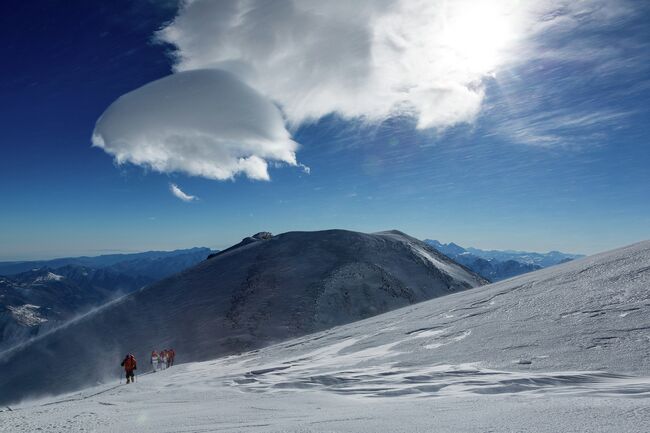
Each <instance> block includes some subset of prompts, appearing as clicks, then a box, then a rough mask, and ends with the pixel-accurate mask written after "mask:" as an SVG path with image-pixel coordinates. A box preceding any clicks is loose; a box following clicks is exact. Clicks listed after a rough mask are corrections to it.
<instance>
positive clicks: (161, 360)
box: [120, 349, 176, 383]
mask: <svg viewBox="0 0 650 433" xmlns="http://www.w3.org/2000/svg"><path fill="white" fill-rule="evenodd" d="M175 356H176V352H175V351H174V349H164V350H161V351H160V353H158V352H156V351H155V350H154V351H153V352H151V367H152V369H153V372H154V373H155V372H156V371H158V370H164V369H166V368H169V367H171V366H172V365H174V357H175ZM120 365H121V366H122V367H124V372H125V374H126V383H131V382H135V370H137V369H138V363H137V361H136V360H135V356H133V354H131V353H129V354H127V355H126V356H125V357H124V360H123V361H122V364H120Z"/></svg>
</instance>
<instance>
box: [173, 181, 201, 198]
mask: <svg viewBox="0 0 650 433" xmlns="http://www.w3.org/2000/svg"><path fill="white" fill-rule="evenodd" d="M169 190H170V191H171V193H172V194H174V196H175V197H177V198H179V199H181V200H183V201H185V202H190V201H195V200H198V199H199V198H198V197H196V196H193V195H189V194H186V193H185V192H183V190H182V189H180V188H179V187H178V185H176V184H174V183H170V184H169Z"/></svg>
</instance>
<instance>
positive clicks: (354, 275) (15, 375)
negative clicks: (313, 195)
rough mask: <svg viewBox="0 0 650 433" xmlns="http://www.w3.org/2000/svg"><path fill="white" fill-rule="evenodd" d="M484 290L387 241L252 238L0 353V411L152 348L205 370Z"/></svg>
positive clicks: (303, 235) (387, 236)
mask: <svg viewBox="0 0 650 433" xmlns="http://www.w3.org/2000/svg"><path fill="white" fill-rule="evenodd" d="M251 239H252V240H251ZM485 283H486V281H485V280H484V279H482V278H481V277H479V276H478V275H476V274H473V273H472V272H471V271H469V270H467V269H466V268H463V267H462V266H460V265H458V264H456V263H455V262H453V261H452V260H450V259H449V258H447V257H446V256H444V255H442V254H440V253H438V252H437V251H435V250H433V249H431V248H430V247H428V246H427V245H426V244H424V243H422V242H421V241H418V240H417V239H414V238H411V237H409V236H407V235H405V234H403V233H400V232H396V231H391V232H382V233H376V234H364V233H357V232H350V231H345V230H325V231H320V232H289V233H284V234H281V235H277V236H269V235H264V236H258V237H256V238H253V237H251V238H250V239H249V238H247V239H245V240H244V242H242V243H240V244H238V246H236V247H233V248H230V249H228V250H225V251H224V252H222V253H219V254H217V255H216V256H214V257H212V258H210V259H208V260H205V261H203V262H201V263H200V264H198V265H196V266H194V267H192V268H190V269H187V270H185V271H183V272H181V273H179V274H176V275H174V276H171V277H169V278H167V279H164V280H162V281H159V282H157V283H154V284H151V285H149V286H146V287H144V288H142V289H140V290H138V291H136V292H134V293H132V294H130V295H127V296H124V297H123V298H121V299H119V300H117V301H115V302H112V303H111V304H109V305H107V306H105V307H103V308H99V309H97V310H95V311H94V312H92V313H91V314H87V315H85V316H83V317H81V318H79V319H78V320H76V321H74V322H73V323H69V324H67V325H66V326H64V327H62V328H59V329H56V330H54V331H52V332H50V333H48V334H47V335H46V336H44V337H43V338H37V339H34V340H32V341H31V342H29V343H27V344H24V345H21V346H19V347H17V348H16V349H15V350H10V351H7V352H4V353H2V354H0V368H5V369H6V371H7V373H8V374H7V375H3V376H2V377H0V401H3V400H7V401H8V400H12V399H14V400H15V399H18V398H20V397H21V396H25V395H30V394H39V393H43V392H63V391H67V390H71V389H75V388H78V387H81V386H85V385H88V384H89V383H95V382H96V381H98V380H103V379H105V378H106V375H107V374H108V372H109V371H113V367H114V366H113V365H112V359H113V358H118V357H120V356H123V353H126V352H133V353H135V354H136V355H137V356H138V357H139V358H145V357H146V354H147V353H149V351H150V350H151V349H152V348H154V347H158V346H163V347H174V349H176V350H177V352H178V353H182V354H183V355H182V356H183V359H185V360H204V359H211V358H214V357H217V356H220V355H225V354H231V353H238V352H244V351H246V350H251V349H255V348H259V347H262V346H265V345H268V344H271V343H274V342H278V341H283V340H286V339H288V338H292V337H297V336H300V335H304V334H308V333H311V332H315V331H319V330H323V329H328V328H330V327H332V326H336V325H340V324H343V323H349V322H353V321H356V320H359V319H363V318H367V317H371V316H374V315H377V314H381V313H384V312H386V311H390V310H393V309H396V308H399V307H403V306H407V305H411V304H414V303H417V302H421V301H424V300H427V299H431V298H435V297H439V296H442V295H446V294H449V293H453V292H457V291H462V290H467V289H470V288H472V287H475V286H478V285H481V284H485ZM65 353H75V357H76V358H77V359H78V360H79V363H78V364H76V365H75V366H67V365H63V366H61V367H59V368H58V369H57V375H56V376H54V377H52V376H51V375H50V371H49V368H47V363H44V364H36V365H30V364H22V363H16V362H14V360H16V359H25V358H29V359H41V360H50V361H51V362H56V359H57V357H58V356H63V355H61V354H65ZM98 353H101V354H102V355H101V356H98ZM57 354H58V355H57ZM107 354H108V355H111V356H106V355H107ZM120 354H122V355H120ZM108 375H109V377H110V376H111V375H110V374H108Z"/></svg>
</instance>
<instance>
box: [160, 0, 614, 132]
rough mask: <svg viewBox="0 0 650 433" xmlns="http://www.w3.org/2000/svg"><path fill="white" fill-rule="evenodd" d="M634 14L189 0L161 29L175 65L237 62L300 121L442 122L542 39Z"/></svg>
mask: <svg viewBox="0 0 650 433" xmlns="http://www.w3.org/2000/svg"><path fill="white" fill-rule="evenodd" d="M626 11H627V9H626V8H625V7H624V2H622V1H617V0H609V1H604V0H585V1H581V2H571V1H568V0H545V1H534V2H533V1H531V2H522V1H518V0H454V1H447V0H392V1H391V0H356V1H354V2H350V1H337V0H333V1H322V0H299V1H298V0H275V1H272V2H270V1H256V0H220V1H213V0H192V1H186V2H185V3H184V5H183V7H182V8H181V10H180V13H179V14H178V16H177V17H176V19H175V20H174V21H173V22H171V23H170V24H169V25H168V26H166V27H165V28H163V29H162V30H161V31H160V32H159V33H158V37H159V38H160V39H161V40H163V41H165V42H168V43H171V44H173V45H175V46H176V47H177V51H176V70H177V71H185V70H191V69H196V68H211V67H216V68H223V69H227V70H230V71H232V72H233V73H235V74H237V75H238V76H239V77H240V78H242V79H243V80H244V81H246V82H247V83H248V84H250V85H251V86H252V87H254V88H256V89H257V90H259V91H260V92H261V93H263V94H264V95H266V96H268V97H269V98H270V99H272V100H274V101H275V102H277V103H278V104H279V105H280V106H281V108H282V110H283V112H284V113H285V115H286V117H287V120H288V122H289V124H290V125H292V126H296V125H300V124H302V123H304V122H308V121H312V120H316V119H319V118H321V117H323V116H325V115H328V114H331V113H336V114H338V115H340V116H343V117H345V118H361V119H363V120H365V121H368V122H375V121H381V120H384V119H385V118H387V117H391V116H396V115H409V116H411V117H413V118H415V119H416V120H417V126H418V128H421V129H423V128H438V129H444V128H446V127H449V126H453V125H456V124H460V123H469V122H472V121H473V120H474V119H475V118H476V117H477V116H478V114H479V113H480V111H481V108H482V103H483V100H484V96H485V94H484V85H483V83H484V79H485V78H486V77H490V76H493V75H494V74H495V73H497V72H498V71H499V70H500V68H503V67H505V65H508V64H510V63H518V62H525V61H526V60H528V59H529V58H531V57H534V56H540V55H541V54H540V53H535V52H533V50H535V49H539V48H543V47H540V46H537V45H535V44H534V43H532V42H531V39H533V38H534V37H535V36H537V35H539V34H541V33H542V32H543V33H544V34H554V33H557V34H558V35H564V36H567V34H568V32H571V31H572V30H574V29H575V28H576V27H578V26H584V25H585V24H588V25H589V24H590V23H593V22H602V21H607V20H614V19H616V18H617V17H619V16H620V15H621V14H624V13H626ZM595 48H596V49H600V48H602V46H596V47H595ZM572 54H573V53H572Z"/></svg>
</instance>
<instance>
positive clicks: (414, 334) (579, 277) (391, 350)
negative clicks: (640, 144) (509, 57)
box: [0, 241, 650, 433]
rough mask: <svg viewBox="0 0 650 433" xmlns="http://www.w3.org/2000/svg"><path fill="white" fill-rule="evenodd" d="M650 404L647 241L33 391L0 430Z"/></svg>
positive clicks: (552, 412)
mask: <svg viewBox="0 0 650 433" xmlns="http://www.w3.org/2000/svg"><path fill="white" fill-rule="evenodd" d="M142 373H144V371H141V374H142ZM649 402H650V241H646V242H643V243H639V244H635V245H632V246H629V247H626V248H622V249H619V250H616V251H611V252H608V253H604V254H600V255H597V256H592V257H589V258H586V259H581V260H578V261H575V262H570V263H567V264H564V265H559V266H556V267H553V268H549V269H545V270H541V271H537V272H534V273H531V274H527V275H525V276H521V277H517V278H514V279H511V280H508V281H504V282H501V283H497V284H492V285H489V286H484V287H480V288H477V289H474V290H468V291H465V292H462V293H457V294H452V295H449V296H446V297H444V298H440V299H435V300H432V301H427V302H422V303H420V304H417V305H414V306H409V307H406V308H402V309H399V310H396V311H393V312H389V313H386V314H382V315H380V316H376V317H373V318H370V319H366V320H363V321H359V322H355V323H352V324H348V325H344V326H339V327H336V328H332V329H330V330H327V331H324V332H320V333H315V334H311V335H307V336H303V337H300V338H297V339H294V340H290V341H286V342H283V343H280V344H277V345H274V346H270V347H267V348H264V349H261V350H257V351H253V352H249V353H245V354H242V355H239V356H230V357H226V358H221V359H217V360H213V361H206V362H201V363H188V364H184V365H180V366H176V367H173V368H172V369H170V370H166V371H164V372H162V373H156V374H148V375H141V376H140V378H139V379H138V382H137V383H136V384H134V385H129V386H126V385H121V386H119V385H117V378H116V379H115V382H114V384H110V385H102V386H98V387H96V388H92V389H87V390H85V391H83V392H81V393H77V394H71V395H67V396H59V397H57V398H53V399H48V400H44V401H39V402H34V401H33V402H29V403H26V404H24V405H22V406H19V407H17V408H16V407H14V408H13V411H12V412H9V411H5V412H3V413H0V431H3V428H4V431H7V432H9V431H12V432H15V431H18V432H21V431H36V430H37V429H39V428H40V429H43V430H48V431H69V430H72V429H76V430H81V429H85V430H90V431H97V432H109V431H134V432H157V433H159V432H178V431H188V432H189V431H192V432H197V431H242V432H333V431H339V432H343V431H345V432H353V431H358V432H414V431H423V432H429V431H436V432H486V431H497V432H538V433H539V432H549V433H550V432H553V433H555V432H560V431H572V432H625V433H630V432H639V433H641V432H648V431H650V409H649V408H650V404H649Z"/></svg>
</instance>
